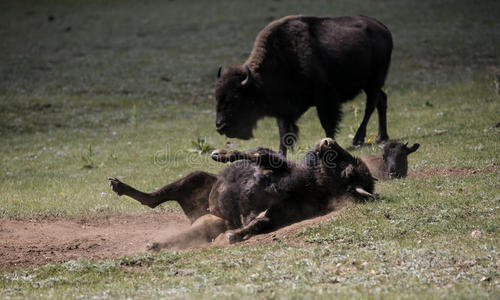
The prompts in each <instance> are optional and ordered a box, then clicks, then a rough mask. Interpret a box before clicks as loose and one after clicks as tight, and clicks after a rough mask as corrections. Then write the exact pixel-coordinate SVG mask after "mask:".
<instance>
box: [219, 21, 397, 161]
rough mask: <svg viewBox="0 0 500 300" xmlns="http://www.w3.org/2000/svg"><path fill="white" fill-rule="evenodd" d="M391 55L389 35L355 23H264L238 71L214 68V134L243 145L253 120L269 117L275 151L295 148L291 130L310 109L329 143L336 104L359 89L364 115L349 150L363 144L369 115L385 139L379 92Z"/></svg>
mask: <svg viewBox="0 0 500 300" xmlns="http://www.w3.org/2000/svg"><path fill="white" fill-rule="evenodd" d="M391 52H392V36H391V33H390V31H389V30H388V29H387V28H386V27H385V26H384V25H383V24H382V23H380V22H379V21H377V20H375V19H372V18H369V17H364V16H359V17H336V18H330V17H306V16H288V17H285V18H282V19H279V20H276V21H274V22H271V23H270V24H269V25H267V26H266V27H265V28H264V29H263V30H262V31H261V32H260V33H259V34H258V36H257V38H256V40H255V44H254V47H253V49H252V52H251V54H250V56H249V57H248V59H247V61H246V62H245V63H244V65H242V66H232V67H228V68H225V69H224V70H223V71H221V69H219V73H218V79H217V82H216V87H215V96H216V100H217V104H216V110H217V116H216V128H217V131H218V132H219V133H220V134H225V135H226V136H228V137H235V138H240V139H249V138H251V137H252V131H253V129H254V128H255V126H256V123H257V121H258V120H259V119H260V118H262V117H264V116H271V117H275V118H276V119H277V121H278V127H279V134H280V148H279V149H280V152H281V153H282V154H283V155H285V156H286V151H287V147H291V146H293V144H294V143H295V142H296V138H297V134H298V127H297V125H296V124H295V123H296V121H297V120H298V119H299V118H300V116H301V115H302V114H303V113H304V112H305V111H306V110H307V109H309V108H310V107H312V106H315V107H316V110H317V113H318V117H319V120H320V122H321V125H322V127H323V129H324V130H325V134H326V136H327V137H331V138H333V137H334V134H335V131H336V130H337V126H338V123H339V121H340V119H341V114H342V112H341V104H342V103H343V102H346V101H349V100H351V99H353V98H354V97H355V96H356V95H357V94H359V93H360V92H361V91H364V92H365V93H366V96H367V98H366V110H365V115H364V117H363V121H362V122H361V125H360V126H359V129H358V131H357V132H356V135H355V136H354V139H353V144H354V145H355V146H359V145H361V144H363V142H364V138H365V135H366V125H367V123H368V120H369V119H370V116H371V114H372V113H373V111H374V109H375V108H377V111H378V116H379V134H378V137H377V140H378V141H381V140H387V139H388V135H387V124H386V109H387V95H386V94H385V93H384V92H383V91H382V89H381V88H382V86H383V85H384V82H385V78H386V76H387V72H388V69H389V64H390V60H391Z"/></svg>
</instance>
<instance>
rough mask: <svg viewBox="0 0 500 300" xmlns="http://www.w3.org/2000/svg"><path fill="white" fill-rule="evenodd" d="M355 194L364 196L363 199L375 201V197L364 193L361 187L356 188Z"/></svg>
mask: <svg viewBox="0 0 500 300" xmlns="http://www.w3.org/2000/svg"><path fill="white" fill-rule="evenodd" d="M355 190H356V193H358V194H360V195H361V196H364V197H370V198H374V199H375V195H373V194H372V193H369V192H367V191H365V190H364V189H363V188H361V187H359V186H358V187H356V189H355Z"/></svg>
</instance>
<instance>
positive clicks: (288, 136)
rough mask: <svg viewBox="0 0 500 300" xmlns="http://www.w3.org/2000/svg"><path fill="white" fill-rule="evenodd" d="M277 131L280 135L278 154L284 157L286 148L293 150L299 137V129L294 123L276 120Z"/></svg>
mask: <svg viewBox="0 0 500 300" xmlns="http://www.w3.org/2000/svg"><path fill="white" fill-rule="evenodd" d="M278 129H279V133H280V153H281V154H282V155H283V156H285V157H286V152H287V149H288V148H290V149H291V148H293V146H294V145H295V144H296V143H297V139H298V137H299V127H297V125H295V121H290V120H285V119H278Z"/></svg>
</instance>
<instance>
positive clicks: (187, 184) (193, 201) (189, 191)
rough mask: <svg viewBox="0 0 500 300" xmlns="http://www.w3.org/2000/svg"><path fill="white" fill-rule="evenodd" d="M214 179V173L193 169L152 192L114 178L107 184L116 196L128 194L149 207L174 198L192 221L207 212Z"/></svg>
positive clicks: (215, 177)
mask: <svg viewBox="0 0 500 300" xmlns="http://www.w3.org/2000/svg"><path fill="white" fill-rule="evenodd" d="M216 180H217V176H216V175H214V174H210V173H206V172H202V171H195V172H192V173H190V174H189V175H187V176H186V177H184V178H181V179H179V180H177V181H175V182H172V183H170V184H167V185H166V186H164V187H162V188H161V189H159V190H157V191H154V192H152V193H145V192H141V191H139V190H137V189H135V188H133V187H131V186H130V185H128V184H126V183H123V182H121V181H120V180H118V179H116V178H109V184H110V186H111V189H112V190H113V191H114V192H115V193H116V194H118V196H121V195H126V196H129V197H131V198H133V199H135V200H137V201H139V202H140V203H141V204H143V205H147V206H149V207H151V208H155V207H156V206H158V205H160V204H161V203H163V202H166V201H169V200H176V201H177V202H178V203H179V204H180V206H181V208H182V210H183V211H184V213H185V214H186V216H187V217H188V218H189V220H190V221H191V222H193V221H194V220H196V219H197V218H199V217H201V216H203V215H205V214H206V213H207V210H208V196H209V194H210V191H211V190H212V186H213V185H214V183H215V181H216Z"/></svg>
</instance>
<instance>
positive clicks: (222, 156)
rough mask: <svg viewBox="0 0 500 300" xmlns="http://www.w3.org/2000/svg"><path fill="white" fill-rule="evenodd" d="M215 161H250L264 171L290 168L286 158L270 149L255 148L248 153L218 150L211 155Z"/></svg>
mask: <svg viewBox="0 0 500 300" xmlns="http://www.w3.org/2000/svg"><path fill="white" fill-rule="evenodd" d="M211 157H212V159H213V160H215V161H218V162H223V163H226V162H235V161H237V160H249V161H251V162H253V163H255V164H257V165H258V166H260V167H262V168H264V169H270V170H277V169H286V168H289V167H290V163H289V161H288V160H287V159H286V157H285V156H283V155H281V154H279V153H277V152H275V151H273V150H271V149H268V148H262V147H259V148H255V149H250V150H247V151H244V152H242V151H238V150H226V149H217V150H214V151H213V152H212V154H211Z"/></svg>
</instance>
